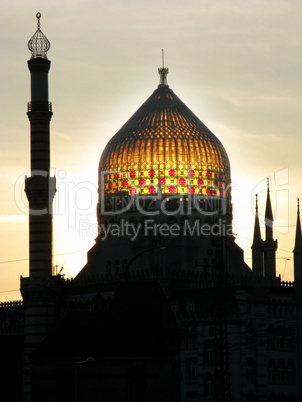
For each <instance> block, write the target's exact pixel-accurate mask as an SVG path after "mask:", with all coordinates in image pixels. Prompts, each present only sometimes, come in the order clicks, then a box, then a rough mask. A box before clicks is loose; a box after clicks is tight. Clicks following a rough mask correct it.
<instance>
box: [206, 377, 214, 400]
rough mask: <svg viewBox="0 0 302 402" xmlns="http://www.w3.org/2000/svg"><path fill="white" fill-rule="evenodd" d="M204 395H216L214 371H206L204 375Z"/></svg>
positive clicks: (209, 396) (207, 396)
mask: <svg viewBox="0 0 302 402" xmlns="http://www.w3.org/2000/svg"><path fill="white" fill-rule="evenodd" d="M204 396H205V398H206V399H207V398H212V397H213V396H214V379H213V374H212V373H206V375H205V376H204Z"/></svg>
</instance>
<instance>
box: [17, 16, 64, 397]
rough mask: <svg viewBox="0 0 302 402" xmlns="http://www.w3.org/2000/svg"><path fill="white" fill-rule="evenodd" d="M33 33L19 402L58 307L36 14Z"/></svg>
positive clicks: (43, 49) (42, 54)
mask: <svg viewBox="0 0 302 402" xmlns="http://www.w3.org/2000/svg"><path fill="white" fill-rule="evenodd" d="M36 17H37V20H38V29H37V31H36V32H35V34H34V35H33V36H32V38H31V39H30V40H29V42H28V48H29V50H30V51H31V59H30V60H29V61H28V67H29V71H30V77H31V101H30V102H29V103H28V111H27V116H28V118H29V121H30V145H31V148H30V160H31V169H30V177H26V178H25V192H26V195H27V198H28V203H29V277H27V278H23V277H21V293H22V296H23V307H24V359H23V362H24V383H23V395H24V398H23V401H24V402H31V401H32V400H33V399H34V397H33V394H32V376H31V361H30V355H31V353H32V352H33V350H34V349H35V347H36V346H37V345H38V344H40V343H41V342H42V341H43V339H44V338H45V337H46V336H47V334H48V333H49V331H50V330H51V329H52V328H53V326H54V325H55V322H56V320H57V318H58V317H56V311H57V309H56V306H57V305H58V303H59V297H60V286H61V283H62V280H61V278H60V277H59V276H52V202H53V198H54V195H55V192H56V181H55V178H54V177H50V172H49V170H50V130H49V125H50V119H51V117H52V110H51V103H49V100H48V71H49V69H50V61H49V60H48V59H47V51H48V49H49V47H50V43H49V41H48V39H47V38H46V37H45V35H44V34H43V33H42V31H41V30H40V18H41V14H40V13H37V15H36Z"/></svg>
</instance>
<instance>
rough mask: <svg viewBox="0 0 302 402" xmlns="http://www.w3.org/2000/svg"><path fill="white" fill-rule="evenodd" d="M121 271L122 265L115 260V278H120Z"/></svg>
mask: <svg viewBox="0 0 302 402" xmlns="http://www.w3.org/2000/svg"><path fill="white" fill-rule="evenodd" d="M119 269H120V263H119V261H118V260H115V261H114V276H115V278H117V277H118V274H119Z"/></svg>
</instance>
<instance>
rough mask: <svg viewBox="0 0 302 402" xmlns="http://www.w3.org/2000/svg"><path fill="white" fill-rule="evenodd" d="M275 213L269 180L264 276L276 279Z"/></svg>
mask: <svg viewBox="0 0 302 402" xmlns="http://www.w3.org/2000/svg"><path fill="white" fill-rule="evenodd" d="M273 222H274V219H273V212H272V205H271V198H270V190H269V179H267V197H266V208H265V241H264V242H263V253H264V255H263V257H264V276H265V277H269V278H274V277H275V276H276V250H277V240H274V239H273Z"/></svg>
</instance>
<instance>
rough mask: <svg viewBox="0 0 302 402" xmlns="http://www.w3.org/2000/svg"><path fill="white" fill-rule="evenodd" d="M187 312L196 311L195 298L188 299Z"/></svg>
mask: <svg viewBox="0 0 302 402" xmlns="http://www.w3.org/2000/svg"><path fill="white" fill-rule="evenodd" d="M186 310H187V313H194V312H195V303H194V300H193V299H189V300H188V301H187V306H186Z"/></svg>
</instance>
